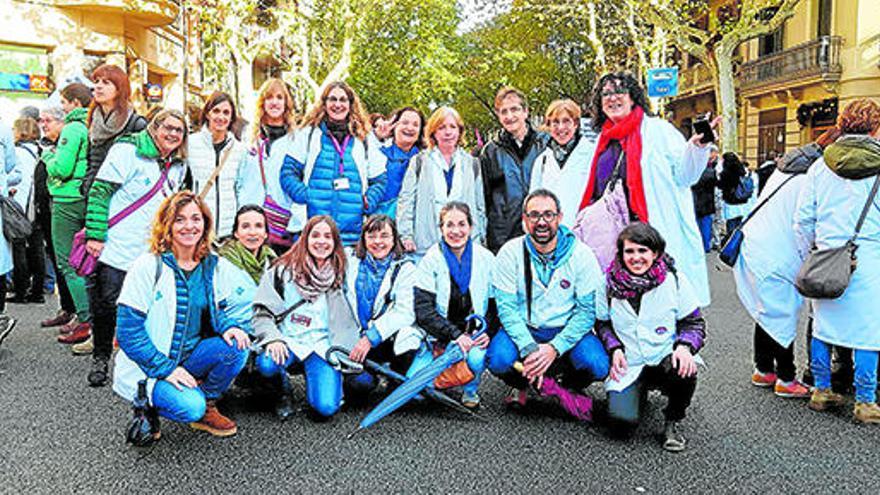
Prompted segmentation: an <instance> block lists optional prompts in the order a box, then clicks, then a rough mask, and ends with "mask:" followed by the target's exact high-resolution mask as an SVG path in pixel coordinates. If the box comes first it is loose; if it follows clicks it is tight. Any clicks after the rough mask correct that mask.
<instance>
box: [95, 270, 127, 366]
mask: <svg viewBox="0 0 880 495" xmlns="http://www.w3.org/2000/svg"><path fill="white" fill-rule="evenodd" d="M123 280H125V272H124V271H122V270H118V269H116V268H113V267H112V266H110V265H105V264H104V263H101V262H100V261H99V262H98V265H97V267H96V268H95V272H94V273H93V274H92V276H91V277H90V278H89V283H88V291H89V309H91V311H92V341H93V343H94V345H95V349H94V351H92V356H93V357H94V358H95V359H110V354H111V353H112V352H113V337H114V336H115V335H116V300H117V299H119V292H120V291H121V290H122V282H123Z"/></svg>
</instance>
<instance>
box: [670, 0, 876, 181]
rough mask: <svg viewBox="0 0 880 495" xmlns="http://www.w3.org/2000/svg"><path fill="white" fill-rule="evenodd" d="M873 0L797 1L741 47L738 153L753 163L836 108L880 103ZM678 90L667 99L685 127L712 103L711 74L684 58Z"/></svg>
mask: <svg viewBox="0 0 880 495" xmlns="http://www.w3.org/2000/svg"><path fill="white" fill-rule="evenodd" d="M878 7H880V4H878V2H877V0H801V2H800V3H799V4H798V6H797V9H796V11H795V14H794V16H792V17H791V18H790V19H788V20H787V21H786V22H785V23H784V24H783V26H782V27H781V28H780V29H779V30H777V31H776V32H775V33H772V34H770V35H767V36H763V37H761V38H758V39H754V40H751V41H750V42H748V43H746V44H744V45H743V46H742V47H740V54H739V61H738V64H737V70H736V88H737V100H738V104H739V125H740V128H739V139H740V140H739V146H738V148H739V149H738V150H737V151H738V152H740V153H741V154H743V156H744V157H745V159H746V161H748V162H749V163H751V164H753V165H757V164H759V163H761V162H763V161H764V160H765V159H766V157H767V155H768V154H769V153H770V152H771V151H775V152H777V153H784V152H786V151H789V150H791V149H794V148H797V147H798V146H801V145H803V144H806V143H808V142H810V141H812V140H813V139H815V137H816V136H818V135H819V134H821V133H822V132H823V131H824V130H825V129H827V128H828V127H830V126H832V125H834V122H835V121H836V119H837V112H838V109H842V108H843V107H844V106H846V104H847V103H849V102H850V101H852V100H854V99H857V98H874V99H877V101H878V102H880V16H878V15H877V8H878ZM681 65H682V68H681V91H680V94H679V96H678V97H676V98H674V99H673V100H672V101H671V102H670V103H669V105H668V107H667V108H668V109H670V110H672V115H673V120H674V122H675V123H676V125H678V126H679V127H680V128H682V129H683V130H687V129H688V128H689V127H690V122H692V119H693V118H694V117H695V116H696V115H698V114H700V113H705V112H707V111H713V112H714V110H715V95H714V91H713V88H712V79H711V74H709V72H708V71H707V70H706V68H705V67H704V66H703V65H702V64H701V63H699V62H698V61H694V60H688V58H687V57H683V59H682V63H681Z"/></svg>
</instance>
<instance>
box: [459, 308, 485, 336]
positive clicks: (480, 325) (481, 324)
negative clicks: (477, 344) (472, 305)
mask: <svg viewBox="0 0 880 495" xmlns="http://www.w3.org/2000/svg"><path fill="white" fill-rule="evenodd" d="M471 321H476V322H477V323H476V324H477V331H476V333H474V334H473V335H472V336H471V339H475V338H477V337H479V336H480V335H483V334H484V333H486V332H487V331H488V330H489V323H488V322H487V321H486V318H485V317H483V316H482V315H478V314H476V313H472V314H470V315H468V317H467V318H465V319H464V322H465V323H470V322H471Z"/></svg>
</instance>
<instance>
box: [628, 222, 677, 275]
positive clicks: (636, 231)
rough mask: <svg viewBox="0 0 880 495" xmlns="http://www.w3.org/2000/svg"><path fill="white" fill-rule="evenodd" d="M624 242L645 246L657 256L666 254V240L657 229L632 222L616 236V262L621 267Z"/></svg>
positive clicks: (642, 223)
mask: <svg viewBox="0 0 880 495" xmlns="http://www.w3.org/2000/svg"><path fill="white" fill-rule="evenodd" d="M624 241H629V242H632V243H634V244H639V245H642V246H645V247H646V248H648V249H650V250H651V251H654V253H656V254H657V256H661V255H662V254H663V253H664V252H666V240H665V239H663V236H662V235H660V232H658V231H657V229H655V228H654V227H651V226H650V225H648V224H646V223H644V222H633V223H631V224H629V225H627V226H626V227H625V228H624V229H623V230H621V231H620V235H618V236H617V261H618V262H620V264H621V265H623V244H624Z"/></svg>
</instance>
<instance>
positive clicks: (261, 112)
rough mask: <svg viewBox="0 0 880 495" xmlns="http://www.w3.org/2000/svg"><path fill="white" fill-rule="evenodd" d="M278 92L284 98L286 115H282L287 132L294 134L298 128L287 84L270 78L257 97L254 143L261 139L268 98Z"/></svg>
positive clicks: (252, 134)
mask: <svg viewBox="0 0 880 495" xmlns="http://www.w3.org/2000/svg"><path fill="white" fill-rule="evenodd" d="M276 91H278V92H281V94H282V96H284V113H283V114H281V118H282V119H283V120H284V124H285V125H286V126H287V131H288V132H292V131H293V130H294V129H295V128H296V115H295V114H294V113H293V95H292V94H290V90H289V89H288V88H287V83H285V82H284V81H282V80H281V79H278V78H277V77H270V78H269V79H266V81H265V82H264V83H263V85H262V86H260V92H259V96H257V111H256V112H254V124H253V128H252V129H251V138H252V140H253V141H254V142H256V141H257V140H258V139H259V138H260V128H261V127H262V125H263V117H265V116H266V109H265V108H264V105H265V104H266V98H268V97H269V95H270V94H272V93H274V92H276Z"/></svg>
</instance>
